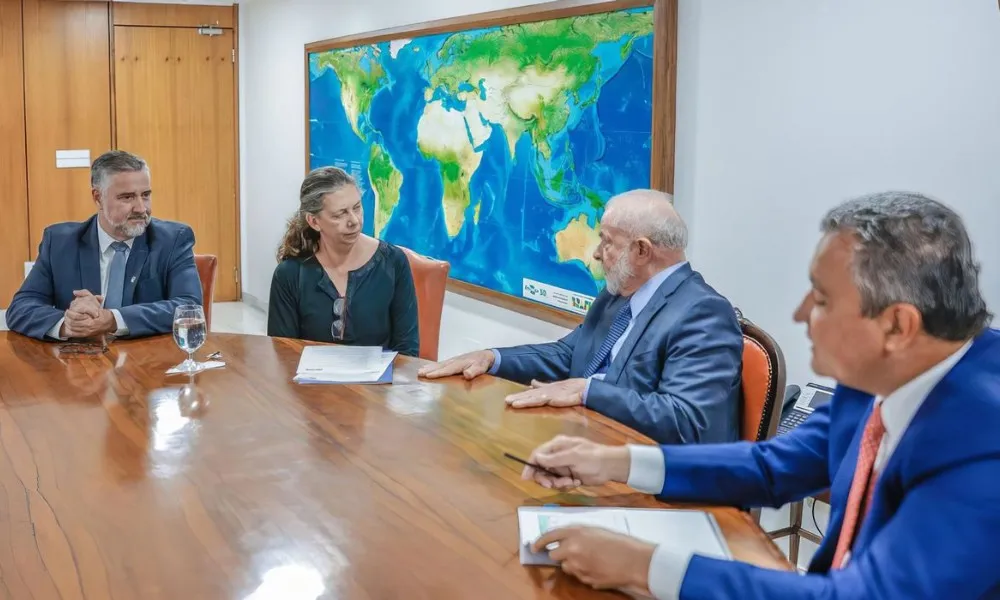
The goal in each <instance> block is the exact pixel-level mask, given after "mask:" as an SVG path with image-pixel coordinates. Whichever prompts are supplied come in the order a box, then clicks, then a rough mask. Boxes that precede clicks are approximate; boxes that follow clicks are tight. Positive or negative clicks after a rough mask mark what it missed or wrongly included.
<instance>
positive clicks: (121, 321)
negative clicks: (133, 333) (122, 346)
mask: <svg viewBox="0 0 1000 600" xmlns="http://www.w3.org/2000/svg"><path fill="white" fill-rule="evenodd" d="M111 314H113V315H114V316H115V324H116V325H118V330H117V331H115V337H124V336H126V335H128V327H127V326H126V325H125V318H124V317H122V313H121V312H119V310H118V309H117V308H112V309H111Z"/></svg>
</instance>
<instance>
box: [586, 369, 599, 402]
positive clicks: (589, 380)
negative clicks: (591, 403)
mask: <svg viewBox="0 0 1000 600" xmlns="http://www.w3.org/2000/svg"><path fill="white" fill-rule="evenodd" d="M595 379H600V380H602V381H603V380H604V374H603V373H597V374H595V375H591V376H590V377H588V378H587V387H585V388H583V405H584V406H587V395H588V394H590V382H591V381H593V380H595Z"/></svg>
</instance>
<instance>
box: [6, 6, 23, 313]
mask: <svg viewBox="0 0 1000 600" xmlns="http://www.w3.org/2000/svg"><path fill="white" fill-rule="evenodd" d="M21 44H22V37H21V0H0V213H2V214H3V219H2V221H3V225H2V226H0V307H3V308H5V307H6V306H7V305H8V304H9V303H10V299H11V297H12V296H13V295H14V292H16V291H17V288H18V287H19V286H20V285H21V281H22V280H23V279H24V262H25V261H26V260H28V256H29V254H28V181H27V169H26V167H25V155H24V153H25V150H24V86H23V71H22V55H21Z"/></svg>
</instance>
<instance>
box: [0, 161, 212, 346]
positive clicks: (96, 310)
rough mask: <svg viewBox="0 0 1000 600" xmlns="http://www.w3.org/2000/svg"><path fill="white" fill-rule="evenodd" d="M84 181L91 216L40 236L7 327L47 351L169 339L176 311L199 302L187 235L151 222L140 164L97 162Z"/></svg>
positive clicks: (191, 243) (148, 192) (172, 225)
mask: <svg viewBox="0 0 1000 600" xmlns="http://www.w3.org/2000/svg"><path fill="white" fill-rule="evenodd" d="M90 180H91V188H92V189H91V195H92V196H93V199H94V203H95V204H96V205H97V214H96V215H94V216H93V217H91V218H90V219H88V220H87V221H84V222H83V223H59V224H56V225H52V226H50V227H47V228H46V229H45V233H44V234H43V235H42V243H41V244H40V246H39V249H38V259H37V260H36V261H35V264H34V266H33V267H32V269H31V271H30V272H29V273H28V277H27V278H26V279H25V280H24V283H23V284H22V285H21V289H20V290H18V292H17V293H16V294H15V295H14V299H13V300H12V301H11V303H10V306H9V307H8V308H7V314H6V318H7V325H8V326H9V327H10V329H11V330H12V331H15V332H17V333H20V334H22V335H26V336H29V337H33V338H36V339H39V340H48V341H53V340H67V339H78V338H94V337H97V336H102V335H113V336H116V337H142V336H148V335H154V334H159V333H169V332H170V331H171V330H172V329H173V314H174V309H175V308H176V307H177V306H180V305H182V304H199V305H200V304H201V302H202V292H201V280H200V279H199V278H198V269H197V267H196V266H195V263H194V232H192V231H191V228H190V227H188V226H187V225H182V224H180V223H173V222H170V221H161V220H159V219H153V218H152V189H151V187H150V176H149V167H147V166H146V162H145V161H144V160H142V159H141V158H139V157H138V156H135V155H133V154H129V153H128V152H122V151H120V150H114V151H111V152H107V153H105V154H103V155H101V156H100V157H99V158H98V159H97V160H95V161H94V164H93V165H92V166H91V170H90Z"/></svg>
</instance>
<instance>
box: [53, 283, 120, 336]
mask: <svg viewBox="0 0 1000 600" xmlns="http://www.w3.org/2000/svg"><path fill="white" fill-rule="evenodd" d="M73 296H74V297H75V298H74V299H73V302H72V303H71V304H70V305H69V308H68V309H66V313H65V315H64V320H63V324H62V329H61V331H60V335H61V336H62V337H64V338H71V339H72V338H88V337H92V336H95V335H100V334H104V333H111V332H113V331H115V330H116V329H117V325H116V323H115V316H114V314H113V313H112V312H111V311H110V310H104V309H103V308H102V307H101V303H102V302H104V298H103V297H102V296H95V295H93V294H91V293H90V291H89V290H76V291H74V292H73Z"/></svg>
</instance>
